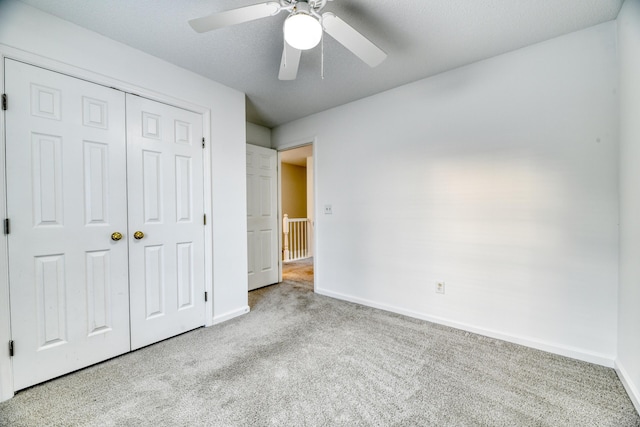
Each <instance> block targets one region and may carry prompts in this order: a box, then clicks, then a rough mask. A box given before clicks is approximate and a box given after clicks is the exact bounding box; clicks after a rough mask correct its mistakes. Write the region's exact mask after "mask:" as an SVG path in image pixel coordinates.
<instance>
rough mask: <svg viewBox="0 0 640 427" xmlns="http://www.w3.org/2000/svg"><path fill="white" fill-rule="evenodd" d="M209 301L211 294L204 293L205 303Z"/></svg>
mask: <svg viewBox="0 0 640 427" xmlns="http://www.w3.org/2000/svg"><path fill="white" fill-rule="evenodd" d="M208 300H209V293H208V292H205V293H204V302H207V301H208Z"/></svg>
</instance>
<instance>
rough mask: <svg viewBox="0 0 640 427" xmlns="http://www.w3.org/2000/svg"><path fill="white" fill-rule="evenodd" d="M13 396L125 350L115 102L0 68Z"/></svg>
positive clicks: (76, 84) (122, 170) (14, 66)
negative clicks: (115, 236) (116, 236)
mask: <svg viewBox="0 0 640 427" xmlns="http://www.w3.org/2000/svg"><path fill="white" fill-rule="evenodd" d="M5 66H6V68H5V79H6V80H5V82H6V88H7V94H8V99H9V109H8V111H7V112H6V150H7V153H6V162H7V206H8V214H9V215H8V216H9V218H10V221H11V223H10V224H11V230H10V231H11V232H10V234H9V236H8V238H9V280H10V291H11V333H12V337H13V340H14V343H15V354H14V358H13V372H14V385H15V389H16V390H19V389H22V388H25V387H28V386H30V385H33V384H36V383H39V382H42V381H45V380H48V379H51V378H53V377H56V376H59V375H62V374H65V373H67V372H70V371H74V370H76V369H79V368H82V367H85V366H88V365H91V364H93V363H96V362H99V361H101V360H105V359H108V358H110V357H113V356H116V355H118V354H121V353H124V352H127V351H129V348H130V347H129V312H128V309H129V289H128V280H127V271H128V270H127V264H128V259H127V258H128V255H127V241H126V236H125V237H124V238H123V239H122V240H119V241H115V240H112V238H111V236H112V233H114V232H119V233H122V234H123V235H126V227H127V216H126V203H127V200H126V194H127V188H126V166H125V165H126V158H125V156H126V148H125V122H124V118H125V113H124V107H125V99H124V94H123V93H121V92H118V91H116V90H113V89H109V88H106V87H103V86H99V85H95V84H91V83H87V82H85V81H82V80H78V79H74V78H71V77H68V76H65V75H62V74H58V73H54V72H51V71H47V70H44V69H41V68H37V67H33V66H30V65H26V64H23V63H20V62H16V61H13V60H6V62H5Z"/></svg>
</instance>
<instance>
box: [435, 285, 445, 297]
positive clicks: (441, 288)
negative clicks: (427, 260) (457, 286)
mask: <svg viewBox="0 0 640 427" xmlns="http://www.w3.org/2000/svg"><path fill="white" fill-rule="evenodd" d="M436 293H437V294H444V282H436Z"/></svg>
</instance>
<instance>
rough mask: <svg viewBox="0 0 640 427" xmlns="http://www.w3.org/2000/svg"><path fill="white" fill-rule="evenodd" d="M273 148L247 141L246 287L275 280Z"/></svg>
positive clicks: (276, 202)
mask: <svg viewBox="0 0 640 427" xmlns="http://www.w3.org/2000/svg"><path fill="white" fill-rule="evenodd" d="M277 158H278V153H277V152H276V150H271V149H269V148H264V147H259V146H256V145H251V144H247V247H248V252H249V253H248V258H249V262H248V263H249V290H250V291H251V290H253V289H257V288H260V287H262V286H267V285H271V284H274V283H277V282H278V259H279V257H278V238H279V236H278V210H277V205H278V193H277V190H278V182H277V179H278V177H277V169H276V165H277Z"/></svg>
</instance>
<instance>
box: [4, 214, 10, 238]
mask: <svg viewBox="0 0 640 427" xmlns="http://www.w3.org/2000/svg"><path fill="white" fill-rule="evenodd" d="M10 232H11V227H10V226H9V218H5V219H4V234H6V235H8V234H9V233H10Z"/></svg>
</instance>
